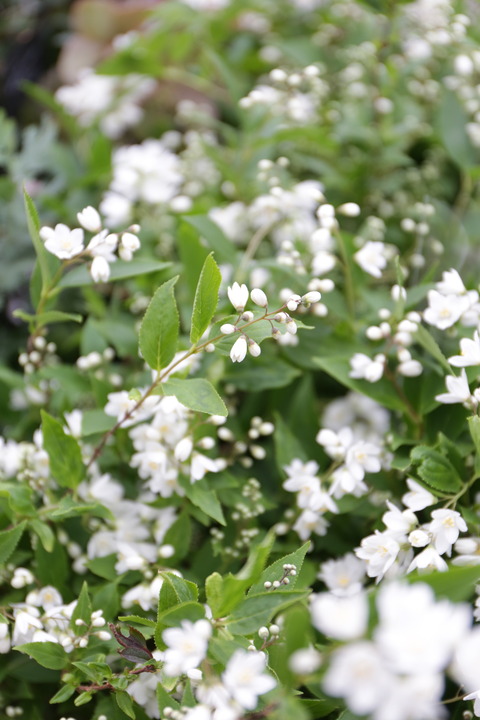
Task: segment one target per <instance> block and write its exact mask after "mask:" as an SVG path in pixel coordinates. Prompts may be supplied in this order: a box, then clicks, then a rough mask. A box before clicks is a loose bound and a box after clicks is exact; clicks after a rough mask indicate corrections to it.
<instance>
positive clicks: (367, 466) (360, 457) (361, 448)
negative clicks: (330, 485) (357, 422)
mask: <svg viewBox="0 0 480 720" xmlns="http://www.w3.org/2000/svg"><path fill="white" fill-rule="evenodd" d="M380 452H381V449H380V448H379V447H378V446H377V445H374V443H371V442H366V441H365V440H359V441H358V442H356V443H354V444H353V445H352V446H351V447H350V448H348V450H347V454H346V456H345V465H346V467H347V470H348V471H349V473H351V475H353V477H354V478H355V479H356V480H362V479H363V477H364V475H365V473H366V472H368V473H377V472H380V470H381V467H382V465H381V462H380V457H379V456H380Z"/></svg>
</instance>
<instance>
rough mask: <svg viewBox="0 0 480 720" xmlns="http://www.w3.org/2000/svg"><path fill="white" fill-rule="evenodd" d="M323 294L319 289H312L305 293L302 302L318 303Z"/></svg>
mask: <svg viewBox="0 0 480 720" xmlns="http://www.w3.org/2000/svg"><path fill="white" fill-rule="evenodd" d="M321 297H322V296H321V295H320V293H319V292H318V290H310V291H309V292H307V293H305V295H303V297H302V302H303V303H305V304H308V305H311V304H312V303H317V302H319V301H320V298H321Z"/></svg>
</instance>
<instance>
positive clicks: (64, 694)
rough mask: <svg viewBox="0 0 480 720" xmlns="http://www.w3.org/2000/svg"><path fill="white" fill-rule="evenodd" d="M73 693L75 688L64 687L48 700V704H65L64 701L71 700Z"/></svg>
mask: <svg viewBox="0 0 480 720" xmlns="http://www.w3.org/2000/svg"><path fill="white" fill-rule="evenodd" d="M74 693H75V688H74V687H73V686H72V685H64V686H63V687H61V688H60V690H59V691H58V692H56V693H55V695H54V696H53V697H51V698H50V700H49V703H50V705H55V703H62V702H66V700H68V699H69V698H71V697H72V695H73V694H74Z"/></svg>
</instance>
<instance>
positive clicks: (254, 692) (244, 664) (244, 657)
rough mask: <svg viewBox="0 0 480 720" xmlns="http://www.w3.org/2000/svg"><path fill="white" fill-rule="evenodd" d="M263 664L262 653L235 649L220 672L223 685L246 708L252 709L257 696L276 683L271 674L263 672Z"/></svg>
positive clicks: (264, 661) (267, 690)
mask: <svg viewBox="0 0 480 720" xmlns="http://www.w3.org/2000/svg"><path fill="white" fill-rule="evenodd" d="M265 665H266V657H265V654H264V653H261V652H247V651H246V650H236V651H235V652H234V654H233V655H232V657H231V658H230V660H229V661H228V663H227V667H226V668H225V672H224V673H223V674H222V680H223V684H224V687H226V689H227V690H228V692H229V693H230V695H231V697H232V698H233V699H234V700H236V701H237V702H238V704H239V705H241V707H242V708H245V709H246V710H254V708H255V707H256V705H257V702H258V696H259V695H264V694H265V693H267V692H269V691H270V690H272V689H273V688H274V687H275V685H276V684H277V683H276V681H275V680H274V678H273V677H271V675H266V674H265V673H264V672H263V671H264V670H265Z"/></svg>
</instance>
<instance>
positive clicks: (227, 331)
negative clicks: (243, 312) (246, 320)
mask: <svg viewBox="0 0 480 720" xmlns="http://www.w3.org/2000/svg"><path fill="white" fill-rule="evenodd" d="M236 330H237V328H236V327H235V325H232V324H231V323H225V324H224V325H222V326H221V328H220V332H221V333H222V334H223V335H231V334H232V333H234V332H236Z"/></svg>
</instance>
